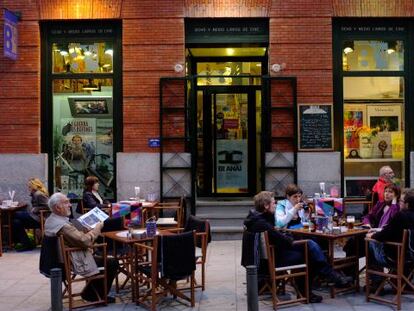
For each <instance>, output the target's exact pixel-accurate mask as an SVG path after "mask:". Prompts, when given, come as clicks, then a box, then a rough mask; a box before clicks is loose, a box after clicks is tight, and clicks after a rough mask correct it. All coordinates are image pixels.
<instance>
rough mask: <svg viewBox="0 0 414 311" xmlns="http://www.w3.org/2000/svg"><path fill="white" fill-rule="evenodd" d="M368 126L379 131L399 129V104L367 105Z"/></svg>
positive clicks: (397, 130) (400, 116)
mask: <svg viewBox="0 0 414 311" xmlns="http://www.w3.org/2000/svg"><path fill="white" fill-rule="evenodd" d="M367 117H368V126H369V127H370V128H378V131H379V132H399V131H401V119H402V115H401V104H394V105H367Z"/></svg>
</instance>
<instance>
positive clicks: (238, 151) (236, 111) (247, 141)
mask: <svg viewBox="0 0 414 311" xmlns="http://www.w3.org/2000/svg"><path fill="white" fill-rule="evenodd" d="M207 99H208V100H209V101H210V103H211V104H210V105H206V106H207V107H208V108H207V109H208V110H209V111H205V113H206V116H207V115H208V114H209V115H210V116H209V118H208V119H209V120H211V122H208V124H205V131H207V132H208V133H206V134H207V135H204V137H205V141H204V146H205V154H204V158H205V161H204V163H205V164H207V163H209V165H208V164H207V167H206V171H207V172H206V173H207V174H208V175H210V176H208V178H207V180H209V181H211V185H209V187H208V188H210V189H211V194H212V195H243V194H246V195H248V194H251V193H252V191H253V190H252V189H253V187H254V185H255V181H254V180H255V174H254V173H253V172H254V164H255V158H256V157H255V152H254V148H255V142H254V141H255V120H254V117H251V115H252V113H253V114H254V111H255V110H254V94H252V93H251V92H249V91H247V90H245V91H243V90H241V91H240V92H239V91H235V92H233V91H225V92H220V91H217V90H209V91H208V92H207ZM252 170H253V171H252Z"/></svg>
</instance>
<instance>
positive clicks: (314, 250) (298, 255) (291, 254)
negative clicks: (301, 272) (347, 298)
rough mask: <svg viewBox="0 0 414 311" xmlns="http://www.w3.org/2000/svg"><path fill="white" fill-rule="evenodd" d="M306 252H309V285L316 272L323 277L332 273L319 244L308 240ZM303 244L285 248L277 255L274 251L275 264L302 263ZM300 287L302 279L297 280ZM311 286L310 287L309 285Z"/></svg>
mask: <svg viewBox="0 0 414 311" xmlns="http://www.w3.org/2000/svg"><path fill="white" fill-rule="evenodd" d="M308 253H309V266H308V269H309V283H310V284H309V285H311V284H312V280H313V278H314V277H316V276H317V275H318V274H322V275H323V276H325V277H329V276H331V275H332V273H333V270H332V267H331V266H330V265H329V263H328V262H327V260H326V257H325V254H324V253H323V251H322V249H321V248H320V246H319V244H318V243H316V242H315V241H313V240H308ZM304 260H305V259H304V254H303V245H294V246H293V248H292V249H290V250H285V251H283V252H282V253H280V254H279V255H278V253H276V266H277V267H283V266H291V265H297V264H303V263H304ZM298 285H299V287H300V288H303V285H304V283H303V281H300V282H298ZM309 288H311V287H309Z"/></svg>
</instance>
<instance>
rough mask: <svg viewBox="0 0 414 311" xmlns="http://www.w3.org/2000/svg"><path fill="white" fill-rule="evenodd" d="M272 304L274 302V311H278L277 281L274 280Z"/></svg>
mask: <svg viewBox="0 0 414 311" xmlns="http://www.w3.org/2000/svg"><path fill="white" fill-rule="evenodd" d="M271 282H272V302H273V310H276V309H277V297H276V280H275V279H274V278H272V280H271Z"/></svg>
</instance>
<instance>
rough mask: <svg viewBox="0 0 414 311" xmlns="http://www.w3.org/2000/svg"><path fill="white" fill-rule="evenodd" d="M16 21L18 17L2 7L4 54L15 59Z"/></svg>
mask: <svg viewBox="0 0 414 311" xmlns="http://www.w3.org/2000/svg"><path fill="white" fill-rule="evenodd" d="M17 22H18V17H17V16H16V15H14V14H13V12H10V11H9V10H6V9H4V29H3V33H4V56H5V57H8V58H10V59H13V60H17Z"/></svg>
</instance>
